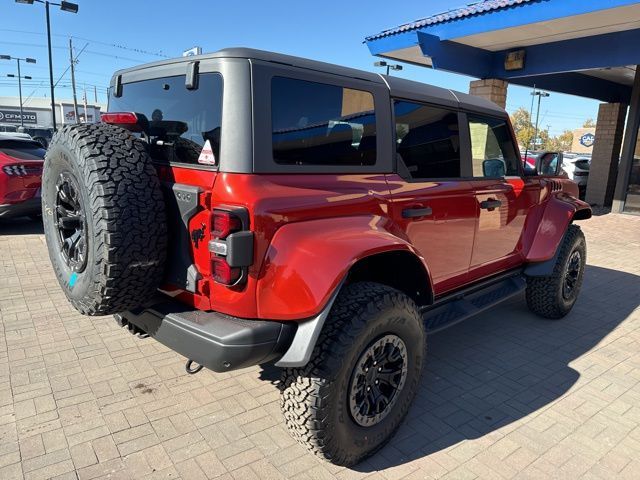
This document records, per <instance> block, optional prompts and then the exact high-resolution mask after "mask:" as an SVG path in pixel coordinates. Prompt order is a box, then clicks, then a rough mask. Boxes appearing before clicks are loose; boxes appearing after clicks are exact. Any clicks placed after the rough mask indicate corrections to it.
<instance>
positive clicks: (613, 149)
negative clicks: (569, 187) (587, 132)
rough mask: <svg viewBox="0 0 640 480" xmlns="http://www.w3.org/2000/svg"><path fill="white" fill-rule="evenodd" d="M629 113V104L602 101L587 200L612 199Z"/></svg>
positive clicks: (601, 203) (599, 202)
mask: <svg viewBox="0 0 640 480" xmlns="http://www.w3.org/2000/svg"><path fill="white" fill-rule="evenodd" d="M626 115H627V106H626V105H625V104H623V103H601V104H600V108H599V109H598V121H597V123H596V141H595V143H594V144H593V154H592V157H591V167H590V168H589V180H588V183H587V195H586V201H587V203H590V204H592V205H599V206H610V205H611V202H612V201H613V192H614V190H615V187H616V177H617V175H618V161H619V158H620V147H621V145H622V136H623V134H624V123H625V117H626Z"/></svg>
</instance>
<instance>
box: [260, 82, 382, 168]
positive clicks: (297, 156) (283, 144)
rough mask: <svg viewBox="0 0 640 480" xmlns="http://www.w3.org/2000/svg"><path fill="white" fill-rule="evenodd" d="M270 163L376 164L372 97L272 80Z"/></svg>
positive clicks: (326, 86) (322, 85)
mask: <svg viewBox="0 0 640 480" xmlns="http://www.w3.org/2000/svg"><path fill="white" fill-rule="evenodd" d="M271 124H272V145H273V159H274V161H275V162H276V163H278V164H281V165H336V166H338V165H339V166H355V165H374V164H375V163H376V117H375V109H374V100H373V95H372V94H371V93H370V92H367V91H363V90H355V89H351V88H345V87H340V86H336V85H329V84H325V83H317V82H310V81H306V80H298V79H294V78H286V77H274V78H273V79H272V83H271Z"/></svg>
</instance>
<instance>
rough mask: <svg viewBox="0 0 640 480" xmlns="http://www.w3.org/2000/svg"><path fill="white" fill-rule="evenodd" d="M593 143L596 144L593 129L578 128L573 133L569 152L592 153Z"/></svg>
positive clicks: (594, 130)
mask: <svg viewBox="0 0 640 480" xmlns="http://www.w3.org/2000/svg"><path fill="white" fill-rule="evenodd" d="M594 143H596V129H595V128H593V127H587V128H578V129H576V130H574V131H573V143H572V145H571V151H572V152H574V153H592V152H593V144H594Z"/></svg>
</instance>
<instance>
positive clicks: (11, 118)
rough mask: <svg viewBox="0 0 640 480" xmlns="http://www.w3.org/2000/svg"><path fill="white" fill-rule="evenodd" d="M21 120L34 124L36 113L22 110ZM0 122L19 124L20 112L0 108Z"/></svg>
mask: <svg viewBox="0 0 640 480" xmlns="http://www.w3.org/2000/svg"><path fill="white" fill-rule="evenodd" d="M22 120H23V122H24V123H29V124H31V125H36V124H37V123H38V113H37V112H28V111H26V110H23V112H22ZM0 122H1V123H14V124H16V125H20V112H17V111H13V110H0Z"/></svg>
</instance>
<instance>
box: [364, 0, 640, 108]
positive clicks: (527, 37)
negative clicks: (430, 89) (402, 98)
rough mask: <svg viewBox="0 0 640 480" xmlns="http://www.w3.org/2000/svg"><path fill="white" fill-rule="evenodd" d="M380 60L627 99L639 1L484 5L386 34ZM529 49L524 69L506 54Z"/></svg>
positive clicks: (535, 0) (377, 49) (378, 40)
mask: <svg viewBox="0 0 640 480" xmlns="http://www.w3.org/2000/svg"><path fill="white" fill-rule="evenodd" d="M365 42H366V44H367V46H368V47H369V50H370V51H371V53H372V54H373V55H377V56H380V57H384V58H390V59H394V60H398V61H403V62H408V63H413V64H417V65H424V66H427V67H431V68H436V69H440V70H445V71H450V72H455V73H461V74H465V75H469V76H473V77H478V78H499V79H503V80H507V81H509V82H510V83H514V84H519V85H525V86H532V85H533V84H536V85H537V86H539V87H541V88H545V89H549V90H554V91H558V92H562V93H569V94H575V95H580V96H585V97H590V98H596V99H600V100H604V101H612V102H617V101H622V102H628V100H629V97H630V93H631V85H632V83H633V74H634V71H635V65H637V64H640V49H639V48H638V47H637V45H640V2H637V1H630V0H589V1H585V0H485V1H481V2H477V3H475V4H472V5H470V6H468V7H463V8H459V9H454V10H451V11H449V12H445V13H441V14H438V15H432V16H430V17H427V18H423V19H421V20H417V21H414V22H410V23H406V24H404V25H400V26H398V27H394V28H390V29H387V30H384V31H383V32H380V33H378V34H375V35H371V36H370V37H367V38H366V40H365ZM518 50H520V51H523V52H524V64H523V65H522V67H521V68H517V69H507V68H505V59H506V57H507V55H508V54H509V53H511V52H514V51H518Z"/></svg>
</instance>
